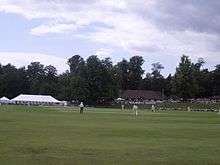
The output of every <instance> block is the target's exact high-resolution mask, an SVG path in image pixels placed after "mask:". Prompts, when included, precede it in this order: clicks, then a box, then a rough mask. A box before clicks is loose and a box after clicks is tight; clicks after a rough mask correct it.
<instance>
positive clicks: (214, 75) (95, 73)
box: [0, 55, 220, 104]
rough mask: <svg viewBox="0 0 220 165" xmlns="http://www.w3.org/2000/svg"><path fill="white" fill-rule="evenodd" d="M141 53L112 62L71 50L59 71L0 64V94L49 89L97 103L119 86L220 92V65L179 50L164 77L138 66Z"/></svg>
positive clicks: (156, 69)
mask: <svg viewBox="0 0 220 165" xmlns="http://www.w3.org/2000/svg"><path fill="white" fill-rule="evenodd" d="M143 64H144V59H143V57H141V56H133V57H131V58H130V59H129V60H126V59H123V60H122V61H120V62H118V63H117V64H115V65H113V63H112V61H111V59H110V58H105V59H99V58H98V57H97V56H95V55H92V56H90V57H88V58H87V59H86V60H85V59H83V58H82V57H81V56H79V55H74V56H73V57H71V58H70V59H69V60H68V65H69V70H67V71H66V72H65V73H62V74H58V73H57V69H56V68H55V67H54V66H52V65H49V66H44V65H42V64H41V63H40V62H32V63H31V64H29V65H28V66H27V67H21V68H16V67H15V66H13V65H11V64H7V65H0V96H6V97H9V98H13V97H15V96H17V95H19V94H21V93H25V94H42V95H52V96H54V97H56V98H58V99H60V100H66V101H72V100H78V101H86V102H87V103H88V104H96V103H98V102H102V101H105V100H111V99H113V98H116V97H118V95H119V93H120V91H123V90H128V89H130V90H153V91H161V92H164V94H165V95H166V96H168V97H173V96H178V97H179V98H183V99H190V98H207V97H212V96H218V95H220V65H217V66H216V67H215V69H214V70H212V71H209V70H208V69H206V68H204V67H203V66H204V64H205V61H204V59H202V58H199V59H198V61H197V62H196V63H193V62H192V61H191V60H190V58H189V57H188V56H185V55H183V56H182V57H181V59H180V62H179V65H178V66H177V68H176V72H175V74H174V75H171V74H170V75H169V76H167V77H164V76H163V75H162V74H161V71H162V70H163V69H164V67H163V66H162V65H161V64H160V63H159V62H157V63H153V64H152V69H151V70H152V71H151V72H150V73H146V74H145V71H144V70H143Z"/></svg>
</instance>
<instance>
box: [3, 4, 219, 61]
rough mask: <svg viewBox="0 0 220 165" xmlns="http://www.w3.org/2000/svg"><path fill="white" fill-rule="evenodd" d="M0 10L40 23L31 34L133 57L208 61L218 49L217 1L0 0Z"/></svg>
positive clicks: (103, 52)
mask: <svg viewBox="0 0 220 165" xmlns="http://www.w3.org/2000/svg"><path fill="white" fill-rule="evenodd" d="M0 11H2V12H5V13H14V14H19V15H22V16H23V17H25V18H26V19H28V20H36V19H37V20H40V21H39V22H40V23H39V25H37V26H36V27H33V28H32V29H30V33H31V34H32V35H37V36H44V35H47V34H50V33H55V34H61V35H62V34H63V33H68V34H74V35H72V37H80V38H81V39H84V40H89V41H91V42H92V43H95V44H97V43H98V44H104V45H108V47H120V48H121V49H122V50H124V51H126V52H128V53H129V54H133V55H134V54H140V55H143V56H145V55H149V54H152V55H153V54H155V53H158V54H160V55H164V56H170V57H172V56H173V55H175V56H180V55H182V54H187V55H190V56H192V57H193V58H197V57H206V58H212V57H216V53H218V52H219V51H220V44H219V41H220V1H219V0H212V1H207V0H185V1H176V0H166V1H164V0H85V1H80V0H74V1H73V0H41V1H39V0H1V2H0ZM82 31H83V32H82ZM100 52H101V53H100ZM106 52H108V51H99V54H105V53H106ZM217 60H219V61H220V57H217Z"/></svg>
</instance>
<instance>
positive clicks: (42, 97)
mask: <svg viewBox="0 0 220 165" xmlns="http://www.w3.org/2000/svg"><path fill="white" fill-rule="evenodd" d="M12 101H35V102H49V103H59V102H60V101H59V100H57V99H55V98H53V97H52V96H49V95H24V94H21V95H19V96H17V97H15V98H14V99H12Z"/></svg>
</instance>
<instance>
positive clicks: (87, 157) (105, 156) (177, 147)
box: [0, 106, 220, 165]
mask: <svg viewBox="0 0 220 165" xmlns="http://www.w3.org/2000/svg"><path fill="white" fill-rule="evenodd" d="M0 164H1V165H91V164H93V165H113V164H114V165H145V164H146V165H149V164H153V165H158V164H162V165H192V164H198V165H207V164H210V165H215V164H216V165H217V164H218V165H219V164H220V115H218V114H217V113H200V112H157V113H151V112H147V111H141V112H140V115H139V116H137V117H135V116H134V115H133V114H132V111H125V112H122V111H121V110H117V109H90V110H87V111H86V112H85V113H84V114H83V115H80V114H79V113H78V112H77V111H74V110H71V109H68V110H65V109H53V108H44V107H22V106H1V107H0Z"/></svg>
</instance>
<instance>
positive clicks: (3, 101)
mask: <svg viewBox="0 0 220 165" xmlns="http://www.w3.org/2000/svg"><path fill="white" fill-rule="evenodd" d="M10 102H11V101H10V100H9V99H8V98H7V97H2V98H0V104H9V103H10Z"/></svg>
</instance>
